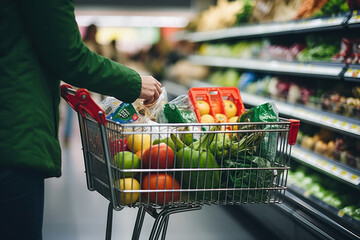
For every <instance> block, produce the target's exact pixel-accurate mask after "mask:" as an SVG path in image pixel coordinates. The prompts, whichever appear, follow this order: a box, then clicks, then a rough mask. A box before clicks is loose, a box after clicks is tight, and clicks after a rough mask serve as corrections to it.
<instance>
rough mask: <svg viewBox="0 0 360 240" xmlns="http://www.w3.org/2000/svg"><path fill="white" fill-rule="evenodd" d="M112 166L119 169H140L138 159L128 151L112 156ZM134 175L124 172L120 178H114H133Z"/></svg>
mask: <svg viewBox="0 0 360 240" xmlns="http://www.w3.org/2000/svg"><path fill="white" fill-rule="evenodd" d="M114 166H116V167H117V168H119V169H137V168H139V167H140V159H139V158H138V157H137V156H136V155H135V154H133V153H132V152H129V151H122V152H118V153H117V154H115V156H114ZM135 175H136V173H134V172H125V173H124V174H121V176H116V177H121V178H123V177H134V176H135Z"/></svg>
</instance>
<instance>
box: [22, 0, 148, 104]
mask: <svg viewBox="0 0 360 240" xmlns="http://www.w3.org/2000/svg"><path fill="white" fill-rule="evenodd" d="M17 1H18V7H19V11H20V15H21V17H22V18H23V19H22V20H23V21H22V22H23V23H24V29H25V30H26V31H27V33H28V35H29V36H30V41H31V43H32V44H33V47H34V49H35V51H36V54H37V55H38V57H39V59H40V61H41V64H42V65H43V66H44V68H45V71H46V73H47V74H50V76H51V79H53V78H54V77H55V78H56V79H61V80H63V81H65V82H67V83H69V84H72V85H74V86H77V87H84V88H87V89H89V90H91V91H94V92H98V93H102V94H105V95H110V96H114V97H116V98H118V99H120V100H122V101H124V102H133V101H135V100H136V98H138V97H139V95H140V92H141V78H140V76H139V74H138V73H137V72H136V71H134V70H133V69H130V68H128V67H126V66H124V65H121V64H119V63H117V62H114V61H112V60H110V59H107V58H104V57H102V56H100V55H98V54H96V53H94V52H92V51H90V50H89V49H88V48H87V47H86V46H85V44H84V43H83V41H82V38H81V35H80V32H79V29H78V26H77V23H76V20H75V15H74V3H73V0H32V1H29V0H17Z"/></svg>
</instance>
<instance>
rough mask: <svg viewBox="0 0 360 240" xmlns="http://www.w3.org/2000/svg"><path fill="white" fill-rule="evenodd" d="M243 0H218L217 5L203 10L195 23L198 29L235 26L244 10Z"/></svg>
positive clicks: (205, 29) (206, 29)
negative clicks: (238, 16)
mask: <svg viewBox="0 0 360 240" xmlns="http://www.w3.org/2000/svg"><path fill="white" fill-rule="evenodd" d="M243 8H244V2H243V1H228V0H218V1H217V5H215V6H210V8H209V9H207V10H205V11H203V12H202V13H201V15H200V16H199V18H198V19H196V22H195V23H192V25H194V26H195V28H196V31H210V30H217V29H222V28H227V27H230V26H233V25H234V24H235V22H236V19H237V15H238V14H239V13H241V12H242V11H243Z"/></svg>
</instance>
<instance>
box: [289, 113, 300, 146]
mask: <svg viewBox="0 0 360 240" xmlns="http://www.w3.org/2000/svg"><path fill="white" fill-rule="evenodd" d="M288 121H289V122H290V129H289V144H290V145H295V143H296V138H297V135H298V132H299V127H300V121H299V120H296V119H289V120H288Z"/></svg>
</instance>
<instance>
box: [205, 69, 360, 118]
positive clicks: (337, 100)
mask: <svg viewBox="0 0 360 240" xmlns="http://www.w3.org/2000/svg"><path fill="white" fill-rule="evenodd" d="M239 75H240V78H239V80H238V84H237V86H239V88H240V90H241V91H244V92H247V93H250V94H255V95H260V96H264V97H270V98H272V99H275V100H280V101H286V102H288V103H293V104H302V105H305V106H307V107H310V108H316V109H320V110H325V111H328V112H332V113H335V114H339V115H342V116H346V117H350V118H355V119H359V118H360V87H359V86H356V84H351V83H340V84H335V86H334V85H329V84H328V83H327V82H323V81H316V80H314V81H302V80H301V79H299V78H296V77H291V78H289V77H281V76H273V75H264V74H254V73H246V72H245V73H242V74H240V73H239ZM210 79H213V80H212V81H213V82H217V81H216V79H214V77H212V78H211V76H210ZM354 85H355V86H354Z"/></svg>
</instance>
